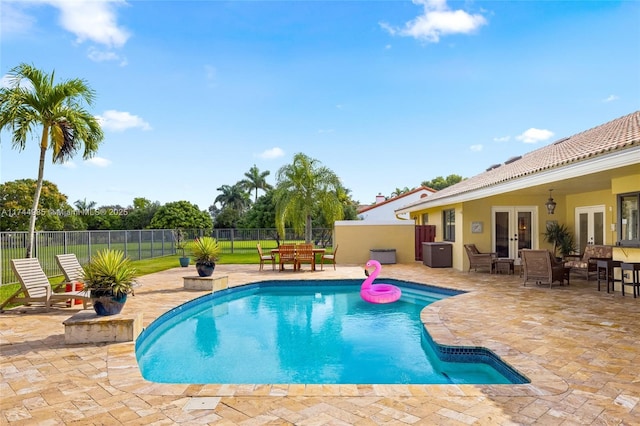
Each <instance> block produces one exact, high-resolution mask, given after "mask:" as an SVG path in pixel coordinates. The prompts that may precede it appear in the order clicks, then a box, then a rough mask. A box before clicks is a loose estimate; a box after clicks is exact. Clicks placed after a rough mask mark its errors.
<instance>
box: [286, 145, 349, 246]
mask: <svg viewBox="0 0 640 426" xmlns="http://www.w3.org/2000/svg"><path fill="white" fill-rule="evenodd" d="M277 181H278V183H277V185H276V190H275V194H274V197H275V200H276V227H277V228H278V233H279V234H280V235H281V236H283V237H284V225H285V223H290V224H291V225H292V226H293V229H294V230H295V231H296V232H297V233H302V232H303V231H304V237H305V241H306V242H307V243H310V242H311V237H312V236H311V220H312V213H313V212H314V211H321V212H322V214H323V215H324V217H325V219H326V220H328V221H331V222H333V221H335V220H339V219H342V217H343V211H342V203H341V202H340V198H339V196H338V189H339V188H341V183H340V178H338V176H337V175H336V174H335V173H334V172H333V171H331V170H330V169H328V168H327V167H324V166H321V165H320V162H319V161H318V160H315V159H313V158H310V157H308V156H306V155H305V154H302V153H298V154H296V155H294V157H293V163H291V164H289V165H286V166H282V167H281V168H280V170H278V174H277Z"/></svg>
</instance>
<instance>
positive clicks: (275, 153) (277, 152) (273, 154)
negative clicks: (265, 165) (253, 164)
mask: <svg viewBox="0 0 640 426" xmlns="http://www.w3.org/2000/svg"><path fill="white" fill-rule="evenodd" d="M283 156H284V151H283V150H282V149H281V148H278V147H275V148H271V149H267V150H266V151H263V152H262V153H260V154H258V157H260V158H264V159H267V160H273V159H274V158H280V157H283Z"/></svg>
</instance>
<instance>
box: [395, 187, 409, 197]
mask: <svg viewBox="0 0 640 426" xmlns="http://www.w3.org/2000/svg"><path fill="white" fill-rule="evenodd" d="M410 191H411V189H409V187H408V186H405V187H404V188H396V189H395V190H394V191H393V192H392V193H391V198H394V197H399V196H400V195H402V194H406V193H407V192H410Z"/></svg>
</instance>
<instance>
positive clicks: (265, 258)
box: [257, 243, 276, 271]
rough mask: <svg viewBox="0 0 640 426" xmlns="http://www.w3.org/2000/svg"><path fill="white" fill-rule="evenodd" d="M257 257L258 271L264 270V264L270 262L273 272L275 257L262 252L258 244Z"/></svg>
mask: <svg viewBox="0 0 640 426" xmlns="http://www.w3.org/2000/svg"><path fill="white" fill-rule="evenodd" d="M257 247H258V255H259V256H260V271H262V269H263V268H264V262H271V269H272V270H274V271H275V269H276V257H275V255H274V254H273V253H269V254H268V255H266V254H264V253H263V252H262V247H261V246H260V243H258V246H257Z"/></svg>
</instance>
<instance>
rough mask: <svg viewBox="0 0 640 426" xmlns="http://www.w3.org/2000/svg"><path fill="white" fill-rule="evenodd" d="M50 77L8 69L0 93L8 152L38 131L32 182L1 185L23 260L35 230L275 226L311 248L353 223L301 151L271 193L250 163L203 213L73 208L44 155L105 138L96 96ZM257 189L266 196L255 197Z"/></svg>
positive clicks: (182, 208)
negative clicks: (322, 235) (338, 225)
mask: <svg viewBox="0 0 640 426" xmlns="http://www.w3.org/2000/svg"><path fill="white" fill-rule="evenodd" d="M54 76H55V72H52V73H51V74H48V73H46V72H44V71H42V70H40V69H38V68H36V67H34V66H33V65H29V64H25V63H22V64H20V65H18V66H16V67H14V68H13V69H11V70H10V72H9V73H8V74H7V76H6V77H7V79H6V81H7V85H6V86H5V87H0V131H3V130H8V131H10V132H11V134H12V137H11V143H12V147H13V148H15V149H17V150H18V151H22V150H24V149H25V147H26V144H27V139H28V136H29V135H30V134H31V133H34V132H35V131H36V129H41V130H40V134H39V135H38V136H39V138H38V139H39V146H40V154H39V158H38V177H37V179H36V180H33V179H20V180H16V181H13V182H7V183H4V184H2V185H1V187H0V203H1V205H0V219H1V220H0V230H2V231H23V230H26V231H28V233H29V237H28V244H27V246H28V247H27V252H26V256H25V257H31V253H32V250H33V234H34V231H35V230H36V229H38V230H82V229H89V230H91V229H144V228H155V229H159V228H163V229H176V228H205V229H208V228H212V227H217V228H235V227H242V228H272V227H275V228H276V229H277V230H278V233H279V234H280V235H283V234H284V228H285V226H290V227H293V228H294V230H295V231H296V232H297V233H299V234H302V233H303V232H304V234H305V237H306V238H305V239H306V240H307V242H309V241H310V238H311V229H312V226H318V227H330V226H332V225H333V222H334V221H335V220H340V219H356V218H357V213H356V208H357V205H356V203H355V202H354V201H353V200H352V199H351V196H350V190H349V189H347V188H345V187H344V186H343V185H342V183H341V181H340V179H339V178H338V176H337V175H336V174H335V173H334V172H333V171H332V170H331V169H329V168H327V167H326V166H323V165H322V164H321V163H320V162H319V161H318V160H316V159H313V158H310V157H308V156H307V155H305V154H303V153H297V154H295V155H294V157H293V161H292V163H291V164H288V165H285V166H283V167H281V168H280V169H279V170H278V172H277V175H276V181H277V182H276V185H275V186H274V187H272V186H271V185H269V184H268V183H267V182H266V177H267V176H268V175H269V174H270V172H268V171H266V172H261V171H260V170H259V169H258V168H257V167H256V166H255V165H254V166H253V167H251V169H250V170H249V172H247V173H245V179H242V180H240V181H239V182H237V183H235V184H233V185H222V186H220V187H219V188H217V190H218V191H220V195H218V196H217V197H216V199H215V200H214V203H213V204H212V205H211V206H210V207H209V209H208V212H206V211H201V210H199V209H198V207H197V206H195V205H194V204H192V203H190V202H189V201H185V200H181V201H175V202H170V203H167V204H164V205H160V203H158V202H151V201H150V200H147V199H145V198H135V199H134V200H133V204H132V205H129V206H127V207H123V206H120V205H115V206H100V207H97V208H96V205H95V204H96V203H95V202H93V201H87V200H86V199H84V200H76V201H75V202H74V207H71V206H70V205H69V204H68V200H67V197H66V196H65V195H64V194H62V193H60V191H59V190H58V188H57V186H56V185H55V184H54V183H52V182H49V181H46V180H45V179H44V164H45V156H46V153H47V152H48V151H51V152H52V160H53V162H54V163H64V162H65V161H67V160H69V159H71V158H72V157H73V156H74V155H75V154H76V153H78V152H82V157H83V159H88V158H91V157H93V156H94V155H95V154H96V153H97V151H98V148H99V146H100V144H101V143H102V141H103V139H104V134H103V132H102V129H101V126H100V123H99V122H98V120H97V119H96V117H95V116H94V115H92V114H91V113H89V112H88V111H87V110H86V109H85V105H86V106H91V105H92V104H93V101H94V99H95V96H96V94H95V92H94V91H93V89H91V87H90V86H89V84H88V83H87V82H86V81H85V80H82V79H78V78H75V79H69V80H64V81H62V82H60V83H54ZM437 179H441V178H437ZM432 183H433V184H434V185H436V184H440V182H439V181H438V182H432ZM434 189H436V188H434ZM259 191H262V192H264V193H263V194H262V195H261V196H258V194H259ZM399 191H400V190H398V191H397V192H399ZM252 195H253V197H252ZM395 195H400V193H398V194H395ZM252 198H253V199H252Z"/></svg>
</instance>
